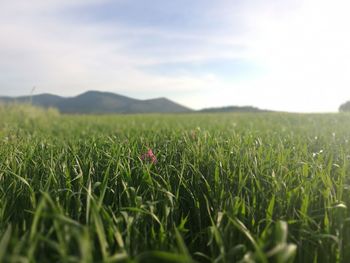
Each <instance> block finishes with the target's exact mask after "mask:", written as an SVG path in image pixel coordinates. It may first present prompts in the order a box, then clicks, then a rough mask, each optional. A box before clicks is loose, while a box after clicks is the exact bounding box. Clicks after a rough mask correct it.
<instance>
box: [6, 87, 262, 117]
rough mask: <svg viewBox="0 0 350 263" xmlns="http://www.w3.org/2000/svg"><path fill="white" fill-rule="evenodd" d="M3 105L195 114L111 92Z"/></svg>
mask: <svg viewBox="0 0 350 263" xmlns="http://www.w3.org/2000/svg"><path fill="white" fill-rule="evenodd" d="M0 103H30V104H32V105H35V106H39V107H45V108H57V109H58V110H59V111H60V112H61V113H71V114H108V113H186V112H195V111H194V110H192V109H190V108H188V107H186V106H183V105H180V104H178V103H176V102H173V101H171V100H169V99H167V98H156V99H149V100H138V99H133V98H129V97H126V96H122V95H118V94H115V93H110V92H100V91H88V92H85V93H83V94H80V95H78V96H76V97H61V96H57V95H52V94H40V95H33V96H21V97H0ZM233 111H235V112H260V111H262V110H260V109H258V108H254V107H250V106H247V107H237V106H231V107H222V108H207V109H203V110H200V111H198V112H233Z"/></svg>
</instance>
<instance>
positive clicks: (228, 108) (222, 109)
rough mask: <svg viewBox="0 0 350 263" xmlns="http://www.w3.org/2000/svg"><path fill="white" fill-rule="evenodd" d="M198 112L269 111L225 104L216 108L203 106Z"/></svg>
mask: <svg viewBox="0 0 350 263" xmlns="http://www.w3.org/2000/svg"><path fill="white" fill-rule="evenodd" d="M199 112H207V113H210V112H213V113H214V112H270V111H269V110H262V109H259V108H256V107H252V106H226V107H217V108H205V109H202V110H200V111H199Z"/></svg>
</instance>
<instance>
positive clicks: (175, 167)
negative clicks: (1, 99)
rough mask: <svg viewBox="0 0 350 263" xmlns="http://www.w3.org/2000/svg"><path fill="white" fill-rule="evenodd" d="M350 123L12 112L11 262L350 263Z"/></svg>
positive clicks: (290, 117) (323, 118)
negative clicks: (149, 155) (148, 155)
mask: <svg viewBox="0 0 350 263" xmlns="http://www.w3.org/2000/svg"><path fill="white" fill-rule="evenodd" d="M349 128H350V116H349V115H346V114H339V115H336V114H333V115H332V114H329V115H296V114H275V113H266V114H258V115H255V114H221V115H216V114H213V115H209V114H208V115H131V116H60V115H59V114H58V113H57V112H55V111H51V112H45V111H42V110H38V109H34V108H25V109H20V108H18V107H10V108H8V107H0V262H196V261H197V262H280V263H282V262H349V261H350V240H349V239H350V226H349V224H350V222H349V218H350V217H349V206H350V193H349V191H350V173H349V172H350V171H349V160H350V142H349V140H350V129H349ZM149 148H150V149H152V150H153V152H154V153H155V155H156V157H157V163H155V164H152V163H151V162H148V161H147V160H142V159H141V156H142V154H144V153H145V152H147V150H148V149H149Z"/></svg>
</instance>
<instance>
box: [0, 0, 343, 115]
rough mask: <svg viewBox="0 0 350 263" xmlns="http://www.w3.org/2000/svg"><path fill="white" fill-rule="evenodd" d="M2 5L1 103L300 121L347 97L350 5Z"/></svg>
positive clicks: (64, 0) (53, 0) (221, 1)
mask: <svg viewBox="0 0 350 263" xmlns="http://www.w3.org/2000/svg"><path fill="white" fill-rule="evenodd" d="M2 2H3V3H1V5H2V8H1V9H0V39H1V41H0V57H1V60H0V71H1V72H2V74H1V75H0V93H1V94H7V95H18V94H27V93H29V91H30V89H31V87H32V86H34V85H35V86H37V91H38V92H52V93H58V94H62V95H75V94H77V93H80V92H83V91H85V90H88V89H100V90H108V91H114V92H120V93H123V94H125V95H129V96H135V97H139V98H150V97H156V96H168V97H170V98H172V99H175V100H178V101H179V102H181V103H184V104H187V105H189V106H192V107H195V108H199V107H203V106H214V105H223V104H238V105H244V104H249V105H256V106H260V107H264V108H272V109H281V110H294V111H332V110H336V108H337V107H338V105H339V104H340V103H341V102H343V100H346V99H347V98H350V92H349V89H348V88H347V87H348V86H349V85H350V77H349V74H348V72H349V69H350V65H349V61H350V51H349V46H350V40H349V37H348V34H347V25H348V24H349V23H350V21H349V20H350V19H349V18H348V16H347V14H346V10H348V8H349V4H347V2H346V1H345V0H339V1H337V2H336V3H331V4H330V3H329V2H328V1H324V0H321V1H315V0H304V1H301V0H300V1H283V3H281V2H277V1H273V0H268V1H264V2H262V1H258V0H255V1H241V0H240V1H228V0H218V1H209V0H203V1H199V0H196V1H191V2H188V1H184V0H181V1H179V2H178V1H160V0H157V1H155V2H152V4H150V3H149V1H144V0H142V1H137V2H135V1H134V0H132V1H130V0H128V1H126V0H118V1H108V0H103V1H101V0H99V1H97V0H88V1H86V0H84V1H83V0H77V1H68V0H60V1H58V0H50V1H42V0H33V1H30V3H29V2H23V1H2ZM118 10H119V11H118ZM143 11H144V12H143ZM122 12H125V15H123V16H122V15H121V13H122ZM167 17H168V18H169V19H166V18H167Z"/></svg>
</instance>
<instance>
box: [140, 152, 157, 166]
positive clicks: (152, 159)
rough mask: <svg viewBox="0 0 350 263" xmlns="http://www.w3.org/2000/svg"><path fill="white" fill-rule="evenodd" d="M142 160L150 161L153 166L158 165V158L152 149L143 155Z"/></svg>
mask: <svg viewBox="0 0 350 263" xmlns="http://www.w3.org/2000/svg"><path fill="white" fill-rule="evenodd" d="M141 160H142V161H148V162H151V163H153V164H155V163H157V161H158V160H157V157H156V156H155V155H154V153H153V151H152V149H148V151H147V152H146V153H145V154H142V155H141Z"/></svg>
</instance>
